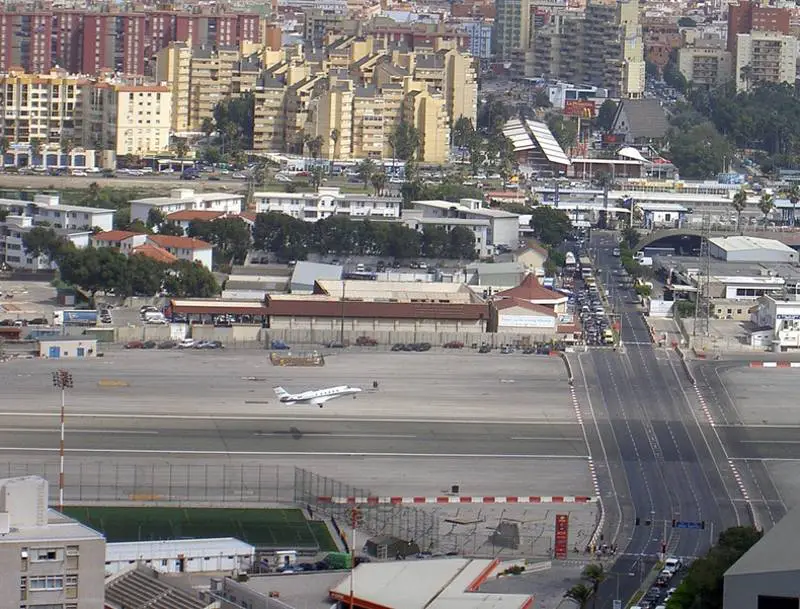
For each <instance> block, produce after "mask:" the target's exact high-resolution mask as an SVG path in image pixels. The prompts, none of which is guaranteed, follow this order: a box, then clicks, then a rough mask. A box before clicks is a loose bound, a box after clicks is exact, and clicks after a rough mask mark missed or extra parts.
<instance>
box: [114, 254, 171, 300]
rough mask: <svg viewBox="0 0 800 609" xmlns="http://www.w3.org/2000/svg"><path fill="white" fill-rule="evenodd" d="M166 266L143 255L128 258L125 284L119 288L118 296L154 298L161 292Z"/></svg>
mask: <svg viewBox="0 0 800 609" xmlns="http://www.w3.org/2000/svg"><path fill="white" fill-rule="evenodd" d="M165 269H166V265H165V264H164V263H163V262H159V261H157V260H153V259H152V258H150V257H149V256H145V255H143V254H133V255H132V256H129V257H128V265H127V269H126V273H125V284H124V285H123V286H120V288H119V290H117V293H118V295H119V296H125V297H130V296H155V295H156V294H158V292H160V291H161V284H162V283H163V281H164V272H165Z"/></svg>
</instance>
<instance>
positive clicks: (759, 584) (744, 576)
mask: <svg viewBox="0 0 800 609" xmlns="http://www.w3.org/2000/svg"><path fill="white" fill-rule="evenodd" d="M798 529H800V509H794V510H792V511H791V512H789V513H788V514H787V515H786V516H784V517H783V519H782V520H781V521H780V522H778V524H776V525H775V526H774V527H772V529H770V530H769V531H768V532H767V533H766V534H765V535H764V537H762V538H761V539H760V540H759V541H758V543H756V544H755V545H754V546H753V547H752V548H750V549H749V550H748V551H747V552H746V553H745V554H744V556H742V557H741V558H740V559H739V560H737V561H736V562H735V563H734V565H733V566H732V567H731V568H730V569H728V570H727V571H726V572H725V584H724V592H723V606H724V607H725V609H797V607H798V606H800V587H798V582H799V581H800V553H798V552H797V531H798Z"/></svg>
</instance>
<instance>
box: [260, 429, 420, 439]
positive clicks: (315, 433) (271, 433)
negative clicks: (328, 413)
mask: <svg viewBox="0 0 800 609" xmlns="http://www.w3.org/2000/svg"><path fill="white" fill-rule="evenodd" d="M253 435H254V436H264V437H275V438H285V437H287V436H288V437H292V436H295V435H297V436H303V437H306V438H308V437H315V438H416V437H417V436H414V435H410V434H389V433H386V434H381V433H328V432H326V431H306V432H304V431H302V430H298V431H297V432H292V431H264V432H262V431H257V432H256V433H254V434H253Z"/></svg>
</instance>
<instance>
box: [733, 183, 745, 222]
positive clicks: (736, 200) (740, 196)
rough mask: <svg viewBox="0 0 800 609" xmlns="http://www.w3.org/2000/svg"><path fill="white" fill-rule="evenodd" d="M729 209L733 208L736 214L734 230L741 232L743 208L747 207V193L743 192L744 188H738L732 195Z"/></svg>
mask: <svg viewBox="0 0 800 609" xmlns="http://www.w3.org/2000/svg"><path fill="white" fill-rule="evenodd" d="M731 207H732V208H733V211H735V212H736V230H737V231H739V232H741V230H742V212H743V211H744V208H745V207H747V192H745V190H744V188H740V189H739V190H738V192H737V193H736V194H735V195H733V200H732V201H731Z"/></svg>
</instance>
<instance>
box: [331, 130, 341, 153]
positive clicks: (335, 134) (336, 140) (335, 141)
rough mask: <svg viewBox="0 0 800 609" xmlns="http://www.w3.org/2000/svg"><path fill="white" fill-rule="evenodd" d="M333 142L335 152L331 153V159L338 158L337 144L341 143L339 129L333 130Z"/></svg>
mask: <svg viewBox="0 0 800 609" xmlns="http://www.w3.org/2000/svg"><path fill="white" fill-rule="evenodd" d="M331 141H332V142H333V152H332V153H331V158H336V153H337V151H336V144H338V143H339V130H338V129H331Z"/></svg>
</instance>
